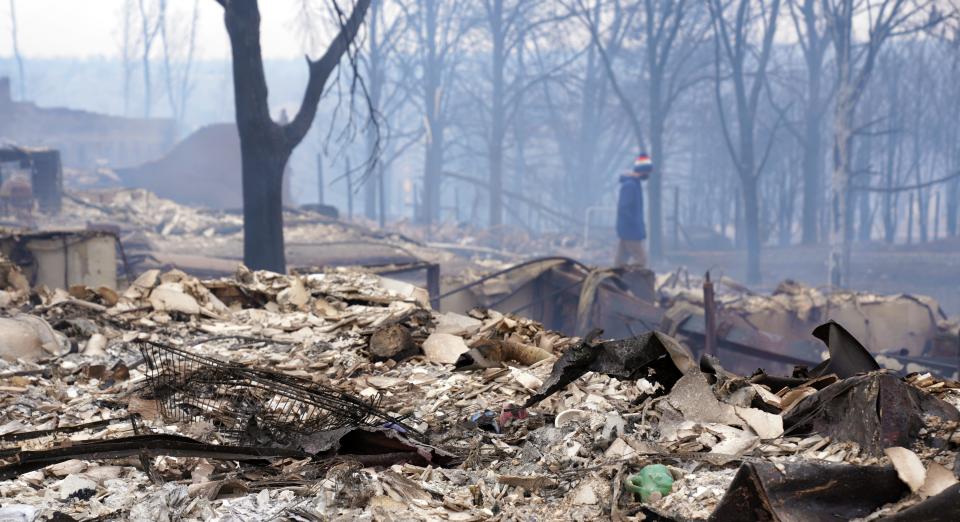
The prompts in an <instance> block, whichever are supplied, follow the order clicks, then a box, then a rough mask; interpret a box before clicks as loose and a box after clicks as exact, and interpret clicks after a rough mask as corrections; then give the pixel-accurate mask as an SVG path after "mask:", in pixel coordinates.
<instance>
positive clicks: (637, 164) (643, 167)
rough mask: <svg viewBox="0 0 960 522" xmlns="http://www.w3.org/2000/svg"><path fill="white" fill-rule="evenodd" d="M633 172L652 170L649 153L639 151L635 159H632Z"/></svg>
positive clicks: (648, 172) (649, 171)
mask: <svg viewBox="0 0 960 522" xmlns="http://www.w3.org/2000/svg"><path fill="white" fill-rule="evenodd" d="M633 172H634V174H642V175H646V174H650V173H651V172H653V160H652V159H650V155H649V154H647V153H646V152H641V153H640V155H639V156H637V159H635V160H633Z"/></svg>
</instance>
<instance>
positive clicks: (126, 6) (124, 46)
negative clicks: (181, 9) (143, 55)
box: [120, 0, 136, 116]
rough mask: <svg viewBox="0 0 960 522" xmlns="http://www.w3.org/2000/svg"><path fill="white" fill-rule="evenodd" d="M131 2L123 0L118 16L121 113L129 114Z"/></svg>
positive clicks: (134, 44)
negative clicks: (120, 20)
mask: <svg viewBox="0 0 960 522" xmlns="http://www.w3.org/2000/svg"><path fill="white" fill-rule="evenodd" d="M133 2H134V0H124V1H123V8H122V9H121V11H120V16H121V17H122V18H123V33H122V34H121V38H122V39H123V40H122V41H121V42H120V59H121V61H122V66H123V115H124V116H129V115H130V83H131V80H132V78H133V69H134V66H133V61H134V58H133V56H134V47H136V42H135V41H134V32H133V23H134V20H133V18H134V14H133V10H134V7H133Z"/></svg>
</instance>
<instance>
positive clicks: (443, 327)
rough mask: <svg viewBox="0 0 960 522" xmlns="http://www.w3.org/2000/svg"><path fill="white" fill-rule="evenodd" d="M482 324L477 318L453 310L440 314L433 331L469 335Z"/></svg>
mask: <svg viewBox="0 0 960 522" xmlns="http://www.w3.org/2000/svg"><path fill="white" fill-rule="evenodd" d="M482 325H483V323H482V322H480V320H479V319H474V318H473V317H470V316H467V315H461V314H457V313H453V312H447V313H443V314H440V316H439V319H438V321H437V328H436V329H435V330H434V332H435V333H445V334H450V335H460V336H471V335H473V334H475V333H477V331H479V330H480V327H481V326H482Z"/></svg>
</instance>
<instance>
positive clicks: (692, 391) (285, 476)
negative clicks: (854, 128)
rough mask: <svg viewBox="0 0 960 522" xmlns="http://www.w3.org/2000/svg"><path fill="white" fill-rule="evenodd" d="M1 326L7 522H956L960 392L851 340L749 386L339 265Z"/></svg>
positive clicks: (66, 310) (657, 343)
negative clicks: (451, 304)
mask: <svg viewBox="0 0 960 522" xmlns="http://www.w3.org/2000/svg"><path fill="white" fill-rule="evenodd" d="M6 270H7V274H10V273H12V272H10V268H9V267H7V269H6ZM15 279H16V278H15V276H9V275H8V276H7V278H6V280H5V281H6V283H4V285H5V286H4V289H2V290H3V291H5V292H10V291H11V290H10V289H11V288H17V284H16V283H14V284H11V283H10V281H12V280H15ZM14 291H16V292H21V290H14ZM4 316H5V317H4V318H3V322H0V339H3V341H0V349H2V351H3V354H2V355H3V356H4V358H3V360H2V361H0V408H2V410H0V411H2V413H3V417H2V419H0V443H2V447H0V460H2V464H0V479H2V480H3V481H2V482H0V495H2V496H3V497H4V499H5V500H4V503H3V505H2V507H0V518H3V517H11V518H14V519H17V520H53V519H56V520H68V519H73V520H88V519H95V518H98V517H99V518H100V519H103V520H108V519H116V520H174V519H178V520H202V519H260V520H269V519H274V518H277V519H287V520H353V519H357V518H360V519H397V520H401V519H402V520H480V519H486V518H491V517H496V516H502V517H506V518H509V519H538V520H556V519H574V520H585V519H590V518H598V517H600V518H603V519H608V518H609V519H615V520H643V519H654V520H703V519H708V518H711V517H713V519H715V520H731V519H740V518H741V517H742V513H744V512H745V511H743V510H745V509H748V510H751V511H749V512H752V513H755V514H757V516H756V517H751V519H754V518H755V519H765V520H820V519H826V518H827V517H834V516H839V517H841V518H848V519H853V518H863V519H869V520H873V519H882V518H883V517H893V519H901V520H920V519H924V520H935V519H937V518H929V517H928V518H903V517H909V516H913V515H910V514H911V513H930V512H931V510H932V512H934V513H936V514H937V516H939V517H941V518H939V519H942V520H949V519H955V515H956V513H955V512H956V509H957V507H956V506H957V504H958V503H957V502H956V495H958V494H960V490H958V486H957V485H956V484H957V479H956V475H957V472H958V467H960V460H958V459H957V448H958V446H960V429H958V426H960V414H958V412H957V407H958V406H960V384H958V383H956V382H953V381H943V380H940V379H937V378H935V377H933V376H932V375H930V374H911V375H908V376H907V377H906V378H901V377H899V376H897V375H896V374H894V373H892V372H890V371H888V370H881V369H879V365H878V364H877V362H876V361H875V360H874V359H873V357H872V356H870V354H869V352H868V351H867V350H866V348H865V347H864V346H863V345H861V344H860V343H859V342H858V341H857V339H856V338H855V336H853V335H851V333H850V332H848V331H846V330H845V329H844V328H843V327H842V326H840V325H838V324H836V323H829V324H827V325H824V326H823V327H821V328H822V330H821V331H820V333H819V334H818V336H819V337H820V338H822V339H823V342H824V346H823V350H822V351H823V352H824V353H825V354H826V355H827V357H828V358H827V359H826V360H825V361H823V362H822V363H821V364H820V365H818V366H816V367H813V368H798V369H796V370H795V371H794V372H792V374H791V375H776V374H773V373H770V374H768V373H765V372H762V371H758V372H755V373H753V374H751V375H736V374H734V373H733V372H730V371H728V370H727V369H724V367H723V365H722V360H717V359H715V358H713V357H710V356H704V357H702V358H701V359H699V360H697V359H695V358H694V357H693V356H692V355H691V353H690V351H689V350H688V349H687V347H685V346H684V345H683V344H681V343H679V342H677V340H675V339H674V338H672V337H670V336H668V335H666V334H662V333H647V334H642V335H639V336H637V337H635V338H631V339H623V340H605V339H604V338H603V336H602V333H600V332H591V333H590V334H589V335H586V336H584V337H583V338H573V337H568V336H564V335H562V334H559V333H557V332H552V331H549V330H547V329H545V328H544V327H543V326H542V325H541V324H539V323H537V322H534V321H532V320H529V319H525V318H522V317H518V316H512V315H504V314H500V313H498V312H495V311H491V310H474V311H472V312H471V313H469V314H466V315H459V314H453V313H438V312H436V311H433V310H431V309H430V307H429V303H428V299H427V296H426V295H425V292H424V291H423V290H422V289H420V288H417V287H415V286H412V285H409V284H406V283H401V282H398V281H394V280H390V279H386V278H382V277H379V276H376V275H372V274H369V273H363V272H358V271H354V270H349V269H342V268H341V269H330V270H327V271H325V272H322V273H316V274H310V275H302V276H285V275H279V274H273V273H267V272H252V271H249V270H247V269H245V268H243V267H240V268H239V269H238V270H237V271H236V273H235V274H234V275H233V276H232V277H225V278H220V279H211V280H199V279H197V278H195V277H191V276H188V275H187V274H185V273H183V272H180V271H168V272H161V271H158V270H152V271H147V272H145V273H143V274H142V275H140V277H138V278H137V279H136V280H135V281H133V283H132V284H131V285H130V286H129V287H128V288H126V289H125V290H123V291H119V292H117V291H113V290H110V289H108V288H88V287H82V286H76V287H73V288H70V289H68V290H59V289H58V290H50V289H45V288H39V289H36V290H35V291H34V292H33V293H32V294H30V295H28V296H25V297H24V298H19V297H18V298H17V299H15V300H14V299H11V300H10V301H9V304H8V305H7V307H6V309H5V312H4ZM28 327H29V328H32V329H33V330H31V332H33V333H28V334H24V335H23V336H21V337H24V338H26V337H30V336H31V335H32V336H33V337H31V339H33V340H32V341H31V342H30V343H27V344H26V345H24V346H23V347H21V348H19V349H18V351H16V352H11V351H10V347H9V343H8V342H7V340H8V339H9V338H10V335H9V334H10V332H11V331H12V329H14V328H20V329H21V330H23V329H26V328H28ZM818 330H819V329H818ZM5 343H6V344H5ZM951 510H952V511H951ZM944 516H946V517H947V518H943V517H944ZM66 517H70V518H66ZM896 517H900V518H896Z"/></svg>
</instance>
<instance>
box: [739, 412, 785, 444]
mask: <svg viewBox="0 0 960 522" xmlns="http://www.w3.org/2000/svg"><path fill="white" fill-rule="evenodd" d="M734 411H735V412H736V414H737V417H740V418H741V419H743V421H744V422H746V423H747V426H749V427H750V429H752V430H753V432H754V433H756V434H757V435H758V436H760V438H761V439H775V438H777V437H779V436H780V435H783V417H781V416H779V415H775V414H773V413H767V412H765V411H761V410H758V409H756V408H741V407H738V406H734Z"/></svg>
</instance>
